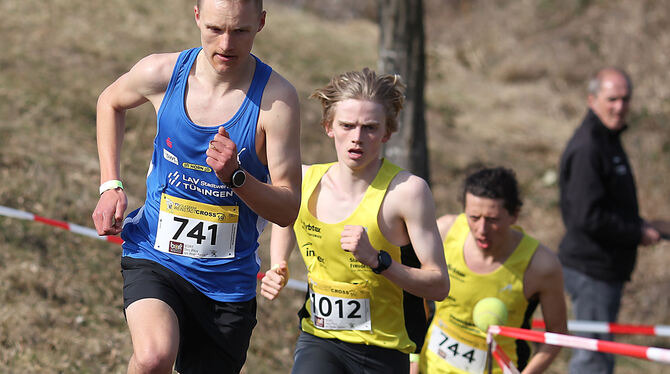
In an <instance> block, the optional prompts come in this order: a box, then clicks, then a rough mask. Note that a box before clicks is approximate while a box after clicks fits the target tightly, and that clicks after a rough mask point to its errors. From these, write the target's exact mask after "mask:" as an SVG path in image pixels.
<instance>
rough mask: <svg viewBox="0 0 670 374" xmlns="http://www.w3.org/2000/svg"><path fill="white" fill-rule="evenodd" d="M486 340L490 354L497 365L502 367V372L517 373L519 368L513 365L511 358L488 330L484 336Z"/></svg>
mask: <svg viewBox="0 0 670 374" xmlns="http://www.w3.org/2000/svg"><path fill="white" fill-rule="evenodd" d="M486 342H487V343H488V344H489V349H490V352H491V356H492V357H493V359H495V360H496V362H497V363H498V366H500V368H501V369H502V372H503V374H519V369H517V368H516V366H514V363H513V362H512V360H511V359H510V358H509V356H508V355H507V353H505V351H503V349H502V348H501V347H500V346H499V345H498V344H497V343H496V341H495V339H493V334H491V333H490V332H489V333H488V334H487V336H486Z"/></svg>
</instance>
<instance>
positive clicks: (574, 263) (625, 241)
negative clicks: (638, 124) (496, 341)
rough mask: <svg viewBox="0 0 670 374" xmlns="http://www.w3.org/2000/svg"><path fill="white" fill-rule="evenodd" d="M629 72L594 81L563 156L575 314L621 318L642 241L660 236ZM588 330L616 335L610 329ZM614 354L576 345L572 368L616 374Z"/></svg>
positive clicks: (564, 254) (565, 260) (562, 250)
mask: <svg viewBox="0 0 670 374" xmlns="http://www.w3.org/2000/svg"><path fill="white" fill-rule="evenodd" d="M632 91H633V90H632V85H631V82H630V79H629V77H628V75H627V74H626V73H625V72H624V71H622V70H619V69H616V68H605V69H602V70H600V71H599V72H598V73H597V74H596V76H595V77H594V78H593V79H592V80H591V81H590V82H589V93H588V106H589V111H588V113H587V114H586V117H585V118H584V120H583V121H582V124H581V125H580V126H579V128H577V130H576V131H575V133H574V135H573V136H572V138H571V139H570V141H569V142H568V145H567V147H566V148H565V151H564V153H563V156H562V157H561V165H560V180H559V184H560V191H561V196H560V197H561V213H562V215H563V223H564V224H565V228H566V234H565V237H563V240H562V241H561V244H560V246H559V259H560V260H561V263H562V264H563V267H564V269H563V271H564V275H565V277H564V278H565V288H566V290H567V291H568V293H569V294H570V296H571V299H572V309H573V314H574V318H576V319H578V320H592V321H607V322H615V321H616V318H617V314H618V312H619V306H620V301H621V292H622V289H623V285H624V283H625V282H626V281H628V280H630V276H631V273H632V272H633V268H634V267H635V259H636V256H637V247H638V245H640V244H641V245H650V244H654V243H656V242H658V241H659V239H660V234H659V232H658V231H657V230H656V229H655V228H654V227H653V226H652V225H650V224H649V223H647V222H646V221H645V220H644V219H642V218H641V217H640V216H639V212H638V202H637V194H636V189H635V180H634V177H633V173H632V170H631V167H630V164H629V162H628V157H627V156H626V153H625V151H624V149H623V147H622V145H621V140H620V135H621V133H622V132H623V131H624V130H625V129H626V127H627V126H626V114H627V113H628V108H629V105H630V100H631V96H632ZM585 336H588V337H592V338H596V339H606V340H612V336H611V335H610V334H585ZM613 370H614V357H613V356H612V355H607V354H603V353H599V352H591V351H585V350H574V351H573V355H572V359H571V361H570V373H571V374H577V373H589V374H591V373H612V372H613Z"/></svg>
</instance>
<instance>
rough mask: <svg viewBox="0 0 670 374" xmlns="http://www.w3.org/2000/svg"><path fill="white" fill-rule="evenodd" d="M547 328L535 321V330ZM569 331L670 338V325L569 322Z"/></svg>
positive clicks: (542, 323) (537, 320) (540, 321)
mask: <svg viewBox="0 0 670 374" xmlns="http://www.w3.org/2000/svg"><path fill="white" fill-rule="evenodd" d="M545 327H546V326H545V324H544V321H542V320H539V319H536V320H533V328H534V329H545ZM568 331H570V332H594V333H601V334H637V335H652V336H670V326H668V325H628V324H621V323H609V322H601V321H568Z"/></svg>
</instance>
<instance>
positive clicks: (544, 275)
mask: <svg viewBox="0 0 670 374" xmlns="http://www.w3.org/2000/svg"><path fill="white" fill-rule="evenodd" d="M525 282H527V283H526V284H527V285H529V286H530V285H531V283H532V284H533V285H534V286H535V288H536V294H537V295H538V296H539V298H540V306H541V308H542V316H543V318H544V321H545V324H546V326H547V327H546V328H547V331H549V332H554V333H558V334H565V333H567V330H568V328H567V321H566V319H567V317H566V307H565V296H564V293H563V271H562V269H561V264H560V262H559V261H558V258H557V257H556V255H554V254H553V253H552V252H551V251H550V250H549V249H547V248H546V247H544V246H540V248H538V250H537V252H536V253H535V256H533V259H532V260H531V264H530V266H529V269H528V270H527V271H526V281H525ZM524 287H526V285H524ZM531 292H532V291H531ZM560 350H561V347H559V346H554V345H548V344H542V345H541V346H540V348H539V349H538V351H537V353H535V355H533V357H532V358H531V360H530V362H529V363H528V366H526V368H525V369H524V371H523V374H531V373H542V372H544V371H545V370H546V369H547V368H548V367H549V365H550V364H551V363H552V361H554V359H555V358H556V356H557V355H558V353H559V352H560Z"/></svg>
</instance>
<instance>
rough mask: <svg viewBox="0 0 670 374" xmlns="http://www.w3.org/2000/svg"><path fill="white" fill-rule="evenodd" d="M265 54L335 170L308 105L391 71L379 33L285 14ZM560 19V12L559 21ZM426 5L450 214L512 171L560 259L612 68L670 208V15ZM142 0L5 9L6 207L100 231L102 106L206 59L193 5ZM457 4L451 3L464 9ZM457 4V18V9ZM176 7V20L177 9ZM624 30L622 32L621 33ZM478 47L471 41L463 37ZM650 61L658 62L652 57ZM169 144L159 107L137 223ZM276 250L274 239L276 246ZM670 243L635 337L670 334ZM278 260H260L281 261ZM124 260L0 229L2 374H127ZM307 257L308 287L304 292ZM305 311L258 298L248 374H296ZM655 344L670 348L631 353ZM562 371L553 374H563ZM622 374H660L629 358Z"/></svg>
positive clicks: (274, 24)
mask: <svg viewBox="0 0 670 374" xmlns="http://www.w3.org/2000/svg"><path fill="white" fill-rule="evenodd" d="M277 3H278V2H276V1H267V7H268V8H269V9H270V14H269V16H268V25H267V28H266V30H264V31H263V33H262V34H261V35H260V36H259V40H258V43H257V45H256V47H255V50H254V52H255V53H256V54H258V55H259V56H260V57H261V58H263V59H264V60H265V61H266V62H268V63H270V64H271V65H272V66H273V67H274V68H275V69H276V70H277V71H279V72H280V73H281V74H283V75H284V76H285V77H287V78H288V79H289V80H290V81H292V82H294V84H295V85H296V87H297V89H298V91H299V94H300V98H301V100H302V121H303V134H302V140H303V142H302V150H303V158H304V161H305V162H306V163H312V162H320V161H325V160H330V159H332V157H333V152H332V150H331V147H330V146H329V145H327V144H328V143H327V140H326V138H325V137H324V136H323V134H322V133H321V131H320V128H319V127H318V125H317V119H318V117H319V112H318V106H317V105H316V103H314V102H311V101H309V100H307V96H308V95H309V93H310V91H311V90H312V89H313V88H314V87H317V86H320V85H323V84H324V83H325V82H326V81H327V79H328V78H329V76H330V75H331V74H332V73H334V72H339V71H344V70H350V69H359V68H361V67H363V66H370V67H374V66H375V61H376V51H375V46H376V32H377V30H376V27H375V25H374V24H373V23H370V22H367V21H362V20H361V21H336V20H333V19H331V18H332V17H330V18H328V19H326V18H322V17H317V16H314V15H310V14H306V13H303V12H300V11H297V10H292V9H287V8H284V7H280V6H277V5H276V4H277ZM559 3H560V4H559ZM623 3H624V2H618V1H616V2H602V1H577V0H571V1H566V2H558V1H552V0H543V1H537V2H534V3H529V2H513V3H512V4H510V5H507V6H500V5H495V3H493V2H484V1H461V2H459V3H458V4H460V5H458V6H456V5H449V6H441V4H442V2H441V1H438V0H426V4H427V7H428V12H427V14H429V15H430V16H429V17H428V19H427V29H428V39H429V50H428V61H429V66H428V70H429V77H428V78H429V79H428V85H427V96H428V97H427V99H428V103H429V109H430V110H429V112H428V116H427V117H428V119H429V124H428V126H429V129H428V131H429V135H430V150H431V162H432V169H433V172H432V174H433V190H434V193H435V198H436V202H437V205H438V212H439V213H440V214H442V213H446V212H455V211H458V209H459V206H458V203H457V201H456V199H455V196H456V191H457V188H458V185H459V183H460V180H461V179H462V176H463V172H464V171H465V170H467V169H468V168H469V167H471V166H472V165H474V164H477V163H493V162H495V163H504V164H506V165H508V166H512V167H514V168H515V169H516V170H517V172H518V174H519V178H520V180H521V183H522V185H523V188H524V192H525V195H526V205H525V210H524V213H523V216H522V219H521V224H522V225H524V227H526V229H527V230H528V231H529V232H531V233H533V234H534V235H536V236H537V237H538V238H539V239H541V240H542V241H544V242H545V243H547V244H549V245H550V246H552V247H554V248H555V247H556V244H557V243H558V240H559V239H560V235H561V233H562V232H561V231H562V227H561V223H560V217H559V215H558V211H557V207H556V204H557V201H556V196H557V190H556V186H555V184H552V183H546V181H547V180H548V181H549V182H550V179H545V178H544V177H545V176H550V174H551V172H552V171H553V170H555V168H556V162H557V159H558V157H559V155H560V151H561V148H562V146H563V144H564V143H565V141H566V139H567V137H568V136H569V135H570V132H571V131H572V129H573V128H574V127H575V126H576V125H577V123H578V121H579V119H580V117H581V116H582V115H583V112H584V106H583V103H584V99H583V89H582V83H583V81H584V79H585V78H586V77H587V76H588V74H589V73H590V72H591V71H593V70H594V69H595V68H597V67H598V66H600V65H601V64H603V63H606V62H611V63H614V64H617V65H621V66H623V67H625V68H627V69H628V70H630V71H631V73H632V75H633V77H634V80H635V83H636V92H635V94H636V97H635V102H634V106H635V107H634V110H635V112H634V113H633V121H632V122H633V125H634V126H632V129H631V131H630V132H628V133H627V134H626V138H625V139H626V145H627V147H628V150H629V154H630V156H631V159H632V162H633V165H634V168H635V170H636V175H637V179H638V185H639V190H640V198H641V206H642V212H643V214H645V215H647V216H651V217H657V216H665V217H669V218H670V215H667V214H666V213H665V209H664V208H665V207H667V206H668V205H669V202H670V201H669V200H670V195H669V194H668V187H667V186H668V182H669V181H668V178H669V177H668V175H670V174H668V171H669V170H668V169H669V168H670V165H669V164H668V162H667V160H668V155H669V153H670V139H669V135H668V123H667V117H668V113H669V111H670V106H669V105H668V103H670V99H669V98H670V92H669V91H668V89H667V85H664V84H662V83H663V82H662V81H661V79H663V78H664V77H665V76H666V75H665V74H664V72H665V66H667V62H668V61H667V59H668V57H667V55H666V54H665V52H664V51H667V50H668V47H669V45H668V44H670V38H668V37H667V36H665V35H664V33H663V32H660V31H659V30H661V31H662V30H666V29H667V25H668V22H669V19H668V16H667V15H666V14H665V12H663V11H660V10H662V9H663V4H662V2H659V1H653V0H647V1H640V2H636V3H635V4H631V3H630V2H625V5H623ZM148 4H149V3H146V4H145V3H144V2H136V1H131V0H113V1H107V2H89V1H84V0H69V1H65V0H52V1H49V2H42V1H37V0H22V1H18V0H6V1H3V2H0V41H1V43H2V45H3V47H4V48H3V49H4V50H5V51H4V53H3V54H0V181H2V183H0V205H3V206H9V207H13V208H17V209H22V210H26V211H29V212H32V213H35V214H39V215H43V216H46V217H50V218H54V219H60V220H66V221H70V222H74V223H77V224H80V225H84V226H91V221H90V218H89V217H90V212H91V211H92V209H93V207H94V205H95V202H96V200H97V196H96V187H97V185H98V170H97V154H96V149H95V128H94V120H95V100H96V97H97V95H98V94H99V92H100V91H101V90H102V89H103V88H104V87H105V86H106V85H107V84H109V83H110V82H111V80H112V79H114V78H115V77H117V76H118V75H120V74H121V73H123V72H124V71H126V70H127V69H128V68H129V67H130V66H132V64H133V63H134V62H135V61H137V60H138V59H139V58H140V57H142V56H144V55H145V54H147V53H149V52H153V51H157V52H158V51H176V50H180V49H183V48H187V47H190V46H192V45H195V44H197V42H198V35H197V32H196V31H197V30H196V29H195V27H194V26H193V21H192V18H191V16H190V14H191V13H190V12H191V10H190V9H191V6H192V5H191V4H192V2H191V1H190V0H181V1H175V2H168V3H166V4H165V5H163V6H162V9H160V10H158V9H153V8H151V7H150V6H149V5H148ZM450 4H451V3H450ZM454 4H455V3H454ZM166 7H167V8H166ZM613 20H617V22H614V21H613ZM463 30H467V32H464V31H463ZM640 56H643V58H641V57H640ZM153 135H154V115H153V113H152V110H151V109H150V108H149V107H148V106H145V107H143V108H140V109H138V110H136V111H134V112H132V113H131V114H130V115H129V120H128V124H127V135H126V141H125V144H124V155H123V160H122V167H123V174H124V182H125V183H126V185H127V187H128V192H129V198H130V206H131V208H135V207H137V206H138V205H139V204H140V203H141V201H142V198H143V194H144V187H143V182H144V175H145V173H146V167H147V163H148V159H149V155H150V152H151V149H150V147H149V144H151V141H152V138H153ZM263 239H264V243H265V242H266V241H267V236H264V238H263ZM668 247H669V246H668V244H663V245H659V246H656V247H654V248H651V249H645V250H643V251H642V252H641V258H640V261H639V264H638V271H637V272H636V274H635V277H634V280H633V282H631V283H630V284H629V286H628V287H627V289H626V297H625V299H624V302H623V310H622V314H621V320H622V321H625V322H630V323H654V324H670V321H669V320H668V318H670V317H668V312H667V311H668V298H667V297H665V295H666V294H667V290H668V289H669V288H670V277H669V276H668V275H667V272H666V271H665V268H667V266H668V260H667V256H666V255H665V253H666V251H667V250H668V249H669V248H668ZM266 248H267V246H264V247H263V249H262V253H261V254H262V256H263V257H266V252H267V249H266ZM118 255H119V249H118V248H117V247H115V246H113V245H111V244H107V243H103V242H98V241H95V240H91V239H88V238H82V237H79V236H76V235H74V234H71V233H67V232H65V231H62V230H57V229H53V228H51V227H46V226H43V225H40V224H37V223H31V222H22V221H17V220H14V219H9V218H2V217H0V368H6V369H7V370H4V369H3V370H0V371H2V372H17V373H18V372H21V373H33V372H35V373H37V372H39V373H58V372H68V373H100V372H105V373H107V372H109V373H121V372H125V365H126V362H127V359H128V357H129V355H130V350H131V348H130V339H129V336H128V334H127V331H126V327H125V322H124V320H123V315H122V313H121V311H120V310H121V289H120V286H121V284H120V281H121V280H120V275H119V272H118ZM299 261H300V260H299V258H298V256H297V255H294V257H293V258H292V270H293V274H294V276H295V277H296V278H298V279H304V271H303V270H302V269H301V267H300V263H299ZM301 298H302V296H301V295H299V293H297V292H295V291H287V293H286V295H285V297H284V298H283V299H282V300H280V301H278V302H276V303H268V302H265V301H264V300H262V299H259V325H258V327H257V329H256V330H255V332H254V337H253V340H252V346H251V348H250V351H249V358H248V363H247V367H246V372H247V373H266V372H267V373H269V372H273V373H274V372H287V371H288V368H289V367H290V363H291V352H292V349H293V344H294V341H295V337H296V334H297V331H296V322H297V321H296V318H295V311H296V310H297V309H298V307H299V304H300V301H301ZM621 340H622V341H632V342H636V343H638V344H645V345H656V346H662V345H666V346H667V344H668V343H667V342H666V341H664V340H663V339H654V338H644V339H643V338H636V339H631V338H622V339H621ZM563 368H564V362H563V361H561V362H559V363H557V364H556V365H555V368H554V369H553V370H554V372H561V371H563V370H562V369H563ZM620 369H621V370H620V371H619V373H632V372H635V371H640V370H643V371H658V370H659V369H660V366H658V364H648V363H645V362H642V361H640V360H634V359H623V360H622V365H621V367H620Z"/></svg>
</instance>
